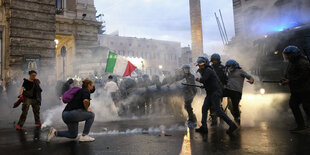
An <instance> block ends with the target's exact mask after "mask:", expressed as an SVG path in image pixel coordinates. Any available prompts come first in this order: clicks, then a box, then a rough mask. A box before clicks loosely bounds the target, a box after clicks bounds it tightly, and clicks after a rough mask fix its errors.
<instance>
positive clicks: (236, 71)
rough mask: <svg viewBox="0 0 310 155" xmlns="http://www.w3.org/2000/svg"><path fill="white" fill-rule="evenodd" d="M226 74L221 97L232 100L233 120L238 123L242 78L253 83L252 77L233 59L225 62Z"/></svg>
mask: <svg viewBox="0 0 310 155" xmlns="http://www.w3.org/2000/svg"><path fill="white" fill-rule="evenodd" d="M226 69H227V75H228V82H227V86H226V88H225V89H224V94H223V97H229V98H230V99H231V102H232V109H230V110H231V114H232V115H233V116H234V119H235V122H236V123H238V125H240V109H239V103H240V100H241V98H242V90H243V83H244V79H245V78H246V79H248V81H247V82H248V83H250V84H253V83H254V78H253V77H252V76H251V75H249V74H248V73H246V72H245V71H244V70H243V69H242V68H241V67H240V65H239V63H238V62H237V61H235V60H232V59H231V60H228V61H227V62H226Z"/></svg>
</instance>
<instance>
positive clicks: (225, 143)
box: [0, 117, 310, 155]
mask: <svg viewBox="0 0 310 155" xmlns="http://www.w3.org/2000/svg"><path fill="white" fill-rule="evenodd" d="M184 122H185V121H184V120H180V119H179V120H177V119H174V118H172V117H171V118H170V117H163V118H161V119H160V118H156V119H154V118H153V119H150V118H144V119H128V120H121V121H115V122H95V123H94V126H93V128H92V133H91V135H92V136H93V137H95V138H96V141H95V142H89V143H80V142H78V141H77V140H70V139H66V138H54V139H52V141H51V142H50V143H47V142H46V141H45V139H46V135H47V129H43V130H41V129H40V128H36V127H34V126H33V125H32V124H26V126H25V128H24V130H23V131H15V129H14V128H13V125H12V126H7V127H3V126H2V128H1V129H0V135H1V136H0V154H23V155H26V154H55V155H56V154H57V155H58V154H61V155H62V154H83V155H84V154H85V155H86V154H87V155H88V154H134V155H136V154H143V155H144V154H155V155H165V154H167V155H174V154H298V155H299V154H310V147H309V146H310V131H304V132H303V133H299V134H293V133H290V132H288V130H287V129H288V128H289V126H288V125H287V124H283V125H282V126H278V125H279V124H280V123H279V122H278V123H275V122H272V123H271V122H270V123H268V122H261V123H258V124H257V125H255V126H253V127H242V128H241V129H240V131H239V132H237V133H236V134H235V135H233V136H228V135H227V134H226V133H225V129H226V128H227V127H226V126H224V127H217V128H212V129H209V134H207V135H201V134H199V133H195V132H194V131H192V130H189V129H188V128H186V127H185V126H184ZM1 124H3V122H1ZM56 128H57V129H65V126H64V125H63V124H59V125H57V126H56ZM82 128H83V124H82V123H81V124H80V127H79V130H82Z"/></svg>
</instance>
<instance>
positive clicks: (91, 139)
mask: <svg viewBox="0 0 310 155" xmlns="http://www.w3.org/2000/svg"><path fill="white" fill-rule="evenodd" d="M79 141H80V142H93V141H95V138H93V137H90V136H88V135H85V136H82V135H81V136H80V140H79Z"/></svg>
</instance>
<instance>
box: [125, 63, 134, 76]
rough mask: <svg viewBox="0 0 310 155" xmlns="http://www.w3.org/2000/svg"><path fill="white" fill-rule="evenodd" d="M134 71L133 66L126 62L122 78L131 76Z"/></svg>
mask: <svg viewBox="0 0 310 155" xmlns="http://www.w3.org/2000/svg"><path fill="white" fill-rule="evenodd" d="M136 69H137V67H136V66H134V65H133V64H132V63H131V62H130V61H128V64H127V66H126V70H125V73H124V75H123V76H131V73H132V72H133V71H134V70H136Z"/></svg>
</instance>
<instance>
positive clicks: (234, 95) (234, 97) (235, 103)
mask: <svg viewBox="0 0 310 155" xmlns="http://www.w3.org/2000/svg"><path fill="white" fill-rule="evenodd" d="M223 97H229V98H230V99H231V102H232V110H231V111H230V112H231V114H232V115H233V116H234V118H235V119H240V109H239V103H240V100H241V98H242V94H241V93H240V92H237V91H233V90H229V89H224V91H223Z"/></svg>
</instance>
